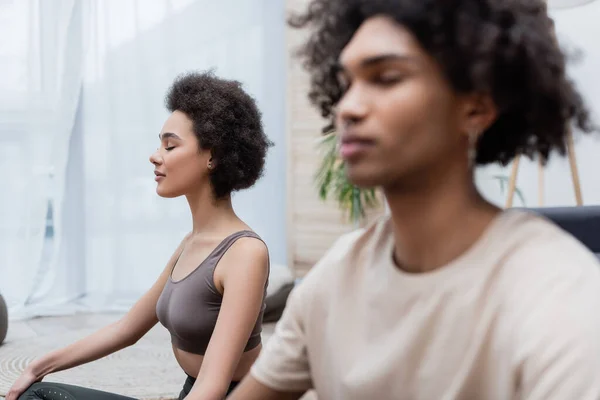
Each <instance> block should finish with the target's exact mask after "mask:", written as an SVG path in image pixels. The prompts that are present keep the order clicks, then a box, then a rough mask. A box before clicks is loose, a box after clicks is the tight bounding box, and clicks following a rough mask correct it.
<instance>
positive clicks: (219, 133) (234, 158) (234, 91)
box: [165, 71, 273, 198]
mask: <svg viewBox="0 0 600 400" xmlns="http://www.w3.org/2000/svg"><path fill="white" fill-rule="evenodd" d="M165 103H166V107H167V109H168V110H169V111H170V112H173V111H175V110H178V111H181V112H183V113H185V114H186V115H187V116H188V118H190V119H191V120H192V121H193V126H194V133H195V134H196V137H197V138H198V143H199V146H200V148H201V149H204V150H210V151H211V157H212V159H213V162H214V165H215V167H214V169H213V170H212V171H211V174H210V180H211V184H212V187H213V191H214V194H215V197H216V198H224V197H228V196H229V195H230V194H231V193H232V192H234V191H237V190H242V189H247V188H249V187H251V186H252V185H254V183H255V182H256V181H257V180H258V179H259V178H260V177H261V176H262V173H263V168H264V165H265V157H266V154H267V150H268V148H269V147H270V146H272V145H273V143H272V142H271V141H270V140H269V139H268V138H267V136H266V135H265V133H264V131H263V126H262V121H261V113H260V111H259V110H258V107H257V106H256V102H255V101H254V99H253V98H252V97H251V96H250V95H249V94H248V93H246V92H245V91H244V90H243V89H242V85H241V83H240V82H238V81H233V80H226V79H221V78H218V77H216V76H215V75H214V73H213V72H212V71H208V72H203V73H196V72H192V73H186V74H183V75H180V76H178V77H177V78H176V79H175V82H174V83H173V84H172V86H171V88H170V89H169V91H168V93H167V95H166V98H165Z"/></svg>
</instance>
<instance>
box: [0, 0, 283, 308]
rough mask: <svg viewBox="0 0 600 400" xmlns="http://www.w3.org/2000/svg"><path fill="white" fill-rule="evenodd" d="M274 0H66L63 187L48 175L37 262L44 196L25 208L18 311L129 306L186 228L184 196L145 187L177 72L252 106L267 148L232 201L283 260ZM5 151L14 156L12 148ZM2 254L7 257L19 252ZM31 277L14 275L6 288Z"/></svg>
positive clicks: (277, 8)
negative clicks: (81, 47) (70, 65)
mask: <svg viewBox="0 0 600 400" xmlns="http://www.w3.org/2000/svg"><path fill="white" fill-rule="evenodd" d="M40 3H42V2H41V1H40ZM283 3H284V2H283V1H278V0H277V1H272V0H262V1H252V2H250V1H247V0H222V1H218V2H216V1H210V0H209V1H207V0H201V1H190V0H155V1H151V2H149V1H142V0H106V1H94V0H84V1H78V2H77V4H78V6H79V7H80V8H81V9H80V10H79V11H80V13H79V14H78V15H79V16H80V18H79V19H78V22H79V23H80V24H81V26H83V27H84V28H83V29H82V33H81V35H79V41H80V42H82V43H85V52H81V59H80V60H81V61H82V62H83V68H82V71H83V74H82V78H78V79H79V80H80V83H81V85H80V88H81V92H80V97H79V102H78V103H76V105H77V112H73V114H72V115H71V117H73V116H75V118H71V126H70V127H71V128H72V129H70V130H68V136H65V137H67V138H69V139H70V140H69V141H68V142H64V140H63V142H64V143H63V144H64V146H63V147H64V151H65V152H66V151H67V150H68V157H66V156H65V157H63V159H64V161H65V163H66V170H64V171H62V170H61V171H60V172H59V171H56V173H55V175H54V176H55V179H56V176H58V175H61V176H62V181H63V182H64V185H62V184H61V185H59V184H56V182H53V183H51V184H50V185H47V186H48V187H50V188H52V189H53V190H56V191H58V192H59V193H60V197H57V201H55V202H54V203H53V210H52V211H53V214H52V218H53V222H54V226H55V231H54V242H53V243H54V251H52V252H50V254H48V255H47V257H43V259H44V260H49V261H48V262H47V263H45V264H44V262H42V263H41V265H42V266H41V267H40V266H39V265H40V260H39V259H40V258H41V252H42V247H43V240H42V237H43V221H44V218H43V217H44V216H45V215H46V214H45V213H46V206H45V205H44V204H40V205H39V206H38V208H39V210H38V208H36V210H37V211H38V214H40V215H39V216H38V217H40V216H41V218H39V219H40V222H39V229H38V230H39V232H38V233H37V236H35V238H36V240H37V241H36V242H35V244H36V245H37V248H35V252H34V251H32V250H33V249H34V247H33V244H34V242H33V239H31V238H30V239H28V241H27V242H25V241H24V242H23V250H24V251H25V252H26V253H27V255H28V257H32V258H33V257H34V254H35V257H37V259H32V260H31V261H30V262H31V264H32V265H35V266H36V267H35V268H37V269H38V270H40V269H41V270H42V274H41V278H40V277H38V279H37V281H36V282H37V283H36V288H35V290H32V291H31V293H32V294H33V295H34V297H35V300H36V301H34V302H33V303H34V304H35V307H33V308H32V309H31V311H30V312H29V313H28V314H27V315H32V314H33V313H35V314H38V315H47V314H54V313H64V312H71V311H74V310H96V311H97V310H123V309H125V308H127V307H129V306H130V305H131V304H132V303H133V302H134V301H135V300H136V299H137V298H138V297H139V296H140V295H141V294H142V293H143V292H144V291H145V290H146V289H147V288H148V287H149V286H150V285H151V284H152V283H153V282H154V280H155V279H156V277H157V276H158V274H159V273H160V271H161V270H162V269H163V268H164V266H165V263H166V261H167V260H168V258H169V257H170V255H171V253H172V251H173V250H174V249H175V247H176V246H177V244H178V243H179V241H180V240H181V239H182V237H183V236H184V235H185V233H186V232H188V231H189V229H190V228H191V221H190V215H189V210H188V207H187V204H186V203H185V199H183V198H180V199H161V198H159V197H158V196H157V195H156V194H155V182H154V177H153V172H152V171H153V167H152V165H151V164H150V163H149V161H148V157H149V155H150V154H151V152H153V151H154V149H155V148H156V147H157V146H158V137H157V135H158V133H159V131H160V129H161V127H162V124H163V122H164V120H165V119H166V117H167V112H166V111H165V110H164V104H163V99H164V95H165V92H166V90H167V88H168V86H169V85H170V83H171V82H172V81H173V79H174V78H175V77H176V76H177V75H178V74H180V73H183V72H186V71H190V70H206V69H209V68H213V69H214V70H215V72H216V74H217V75H219V76H223V77H226V78H234V79H237V80H240V81H241V82H242V83H243V84H244V87H245V89H246V90H248V91H249V92H250V93H251V94H252V95H253V96H254V97H255V98H256V99H257V101H258V103H259V107H260V108H261V110H262V111H263V117H264V122H265V128H266V131H267V133H268V135H269V136H270V138H271V140H273V141H274V142H275V143H276V146H275V148H273V149H272V150H271V151H270V155H269V158H268V160H267V166H266V174H265V176H264V177H263V179H262V180H261V181H260V183H259V184H258V185H257V186H256V187H255V188H253V189H251V190H248V191H246V192H243V193H239V194H237V195H236V196H235V197H234V205H235V206H236V208H237V210H238V213H239V214H240V216H241V217H243V218H244V219H245V220H246V221H247V222H248V223H249V224H250V225H251V226H252V227H253V228H254V229H255V230H256V231H257V232H258V233H259V234H260V235H262V236H263V238H264V239H265V240H266V241H267V243H268V245H269V247H270V250H271V257H272V261H273V262H274V264H279V263H284V262H285V259H286V254H285V252H286V249H285V167H284V164H285V163H284V160H285V159H284V157H285V148H284V91H285V88H284V84H285V76H284V73H285V72H284V61H285V57H284V56H285V54H284V51H285V48H284V43H283V40H284V39H283V34H284V23H285V15H284V5H283ZM53 4H54V2H53ZM75 75H76V76H79V75H77V74H75ZM73 79H75V78H73ZM78 93H79V92H78ZM70 104H71V103H70ZM69 110H72V107H71V108H69ZM49 140H52V141H55V139H49ZM40 146H41V145H40ZM41 147H42V148H44V147H43V146H41ZM55 147H56V144H55ZM0 151H1V150H0ZM61 155H62V153H61ZM53 157H57V156H53ZM57 158H58V157H57ZM3 159H4V160H3V161H4V162H10V161H6V160H5V159H6V157H3ZM12 160H13V161H12V162H13V163H15V162H22V161H21V160H19V157H18V156H14V158H13V159H12ZM39 180H43V179H42V178H39ZM28 181H29V182H31V179H29V180H28ZM43 181H44V182H46V181H47V179H45V180H43ZM15 182H16V183H15V185H17V184H18V182H17V180H15ZM33 187H35V190H38V191H39V190H42V188H44V187H46V186H43V185H41V184H35V185H33ZM31 190H34V189H33V188H31ZM27 196H28V194H25V193H23V198H25V197H27ZM28 197H30V196H28ZM37 197H39V198H40V199H43V198H44V196H42V195H38V196H37ZM14 201H15V202H16V201H17V199H15V200H14ZM19 201H21V200H20V199H19ZM41 203H43V202H41ZM3 209H5V207H3ZM3 226H4V224H3ZM15 226H20V225H19V224H16V225H15ZM3 229H4V228H3ZM11 254H12V255H11V257H12V258H11V259H10V260H16V259H18V258H19V257H20V255H22V254H23V251H18V250H17V251H14V252H12V253H11ZM10 260H9V261H10ZM19 263H20V265H23V260H19ZM5 264H6V263H5ZM3 268H4V267H3ZM35 268H33V267H32V270H35ZM3 272H4V271H3ZM2 277H4V274H3V275H2ZM2 280H4V278H2ZM33 281H34V280H32V277H31V275H23V279H22V281H19V282H18V284H17V285H16V287H18V288H19V289H18V290H17V291H19V293H21V292H20V289H21V288H22V287H25V285H26V284H27V283H29V284H30V285H31V282H33ZM12 282H16V281H15V280H14V278H13V279H12ZM2 290H4V289H2ZM14 315H15V314H14V313H13V317H14Z"/></svg>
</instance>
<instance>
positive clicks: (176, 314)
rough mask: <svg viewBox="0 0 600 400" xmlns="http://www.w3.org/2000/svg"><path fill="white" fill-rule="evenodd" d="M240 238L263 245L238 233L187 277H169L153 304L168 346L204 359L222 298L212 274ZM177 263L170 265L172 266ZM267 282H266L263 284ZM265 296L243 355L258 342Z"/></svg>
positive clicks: (247, 235)
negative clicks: (168, 336)
mask: <svg viewBox="0 0 600 400" xmlns="http://www.w3.org/2000/svg"><path fill="white" fill-rule="evenodd" d="M241 237H253V238H256V239H258V240H260V241H263V240H262V239H261V238H260V237H259V236H258V235H257V234H256V233H254V232H252V231H240V232H236V233H233V234H231V235H229V236H228V237H226V238H225V239H223V241H222V242H221V243H219V245H218V246H217V247H215V249H214V250H213V251H212V252H211V253H210V254H209V255H208V257H206V259H205V260H204V261H202V263H201V264H200V265H199V266H198V267H197V268H196V269H195V270H194V271H192V272H191V273H190V274H189V275H187V276H186V277H185V278H183V279H181V280H179V281H176V282H175V281H173V279H172V273H173V270H171V274H169V279H168V280H167V283H166V284H165V287H164V289H163V291H162V293H161V295H160V297H159V299H158V302H157V303H156V316H157V317H158V320H159V321H160V323H161V324H162V325H164V327H165V328H167V330H168V331H169V332H170V334H171V343H173V345H174V346H175V347H177V348H178V349H181V350H183V351H187V352H189V353H193V354H200V355H204V353H205V352H206V348H207V347H208V342H209V341H210V337H211V335H212V333H213V331H214V329H215V325H216V324H217V317H218V316H219V311H220V310H221V302H222V300H223V296H222V295H221V293H219V291H218V290H217V288H216V287H215V282H214V279H213V272H214V270H215V267H216V266H217V263H218V262H219V260H220V259H221V257H222V256H223V254H225V252H226V251H227V250H228V249H229V247H231V245H232V244H233V243H235V241H236V240H237V239H239V238H241ZM176 264H177V261H176V262H175V264H174V265H173V268H175V265H176ZM267 281H268V280H267ZM266 294H267V284H265V294H264V295H263V306H262V307H261V310H260V313H259V315H258V319H257V320H256V325H254V329H253V330H252V334H251V335H250V338H249V339H248V343H247V344H246V348H245V349H244V351H248V350H251V349H253V348H255V347H256V346H258V345H259V344H260V342H261V338H260V334H261V331H262V319H263V314H264V311H265V297H266Z"/></svg>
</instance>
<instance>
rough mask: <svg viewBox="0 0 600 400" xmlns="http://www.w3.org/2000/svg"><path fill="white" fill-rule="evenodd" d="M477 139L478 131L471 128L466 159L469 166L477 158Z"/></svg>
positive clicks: (471, 165) (473, 163)
mask: <svg viewBox="0 0 600 400" xmlns="http://www.w3.org/2000/svg"><path fill="white" fill-rule="evenodd" d="M478 139H479V133H478V131H476V130H473V131H471V132H470V133H469V148H468V150H467V159H468V162H469V167H470V168H472V167H473V166H474V165H475V161H476V160H477V140H478Z"/></svg>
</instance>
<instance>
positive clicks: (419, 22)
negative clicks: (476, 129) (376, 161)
mask: <svg viewBox="0 0 600 400" xmlns="http://www.w3.org/2000/svg"><path fill="white" fill-rule="evenodd" d="M376 15H386V16H388V17H390V18H392V19H394V20H395V21H396V22H397V23H399V24H400V25H402V26H403V27H405V28H407V29H408V30H409V31H410V32H411V33H412V34H413V35H414V36H415V37H416V39H417V40H418V42H419V43H420V45H421V46H422V47H423V48H424V49H425V50H426V51H427V52H428V53H429V54H430V55H432V56H433V58H434V59H435V60H436V61H437V62H438V64H439V65H440V66H441V68H442V71H443V73H444V74H445V76H446V78H447V79H448V81H449V82H450V84H451V85H452V87H453V88H454V90H456V91H457V92H459V93H477V92H479V93H486V94H489V95H491V97H492V99H493V101H494V102H495V105H496V107H497V108H498V119H497V120H496V122H495V123H494V124H493V125H492V126H491V127H490V128H489V129H488V130H487V131H485V132H484V133H483V135H482V136H481V138H480V140H479V142H478V147H477V150H478V151H477V160H476V162H477V163H478V164H487V163H494V162H500V163H501V164H504V165H506V164H507V163H509V162H510V161H511V160H512V159H513V158H514V157H515V155H516V154H525V155H527V156H529V157H533V156H534V155H535V154H540V155H541V157H542V160H543V161H544V162H545V161H546V160H547V158H548V155H549V153H550V152H551V151H552V150H557V151H558V152H559V153H560V154H563V155H564V154H565V150H566V139H567V135H568V133H569V129H570V127H569V125H570V123H572V122H575V124H576V126H577V127H578V128H579V129H581V130H582V131H585V132H590V131H591V130H593V127H592V125H591V123H590V120H589V116H588V111H587V109H586V107H585V105H584V103H583V100H582V97H581V96H580V94H579V93H578V92H577V90H576V88H575V87H574V85H573V83H572V82H571V81H570V80H569V79H568V77H567V76H566V71H565V69H566V66H565V64H566V57H565V55H564V54H563V52H562V51H561V49H560V48H559V46H558V43H557V41H556V37H555V35H554V24H553V22H552V20H551V19H550V18H549V17H548V14H547V9H546V4H545V1H544V0H418V1H416V0H312V2H311V3H310V5H309V7H308V9H307V10H306V12H304V13H301V14H296V15H293V16H292V17H291V18H290V20H289V24H290V25H291V26H292V27H295V28H305V27H308V28H311V29H313V31H312V33H311V35H310V36H309V38H308V40H307V42H306V43H305V44H304V46H302V47H301V48H300V49H299V52H298V54H299V55H300V56H301V57H302V58H303V59H304V66H305V68H306V69H307V70H308V72H309V73H310V75H311V89H310V92H309V97H310V100H311V102H312V103H313V104H314V105H316V106H317V107H318V108H319V109H320V111H321V115H322V116H323V117H325V118H327V119H328V120H329V121H331V124H330V125H328V126H327V127H325V128H324V131H327V130H330V129H331V128H333V122H332V121H333V117H334V115H333V114H334V107H335V105H336V104H337V103H338V101H339V100H340V98H341V96H342V94H343V92H342V88H341V86H340V84H339V82H338V80H337V76H336V72H337V65H338V58H339V56H340V53H341V52H342V50H343V48H344V47H345V46H346V44H347V43H348V42H349V41H350V39H351V37H352V36H353V34H354V33H355V32H356V30H357V29H358V27H359V26H360V25H361V24H362V23H363V22H364V21H365V20H366V19H368V18H370V17H373V16H376Z"/></svg>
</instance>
